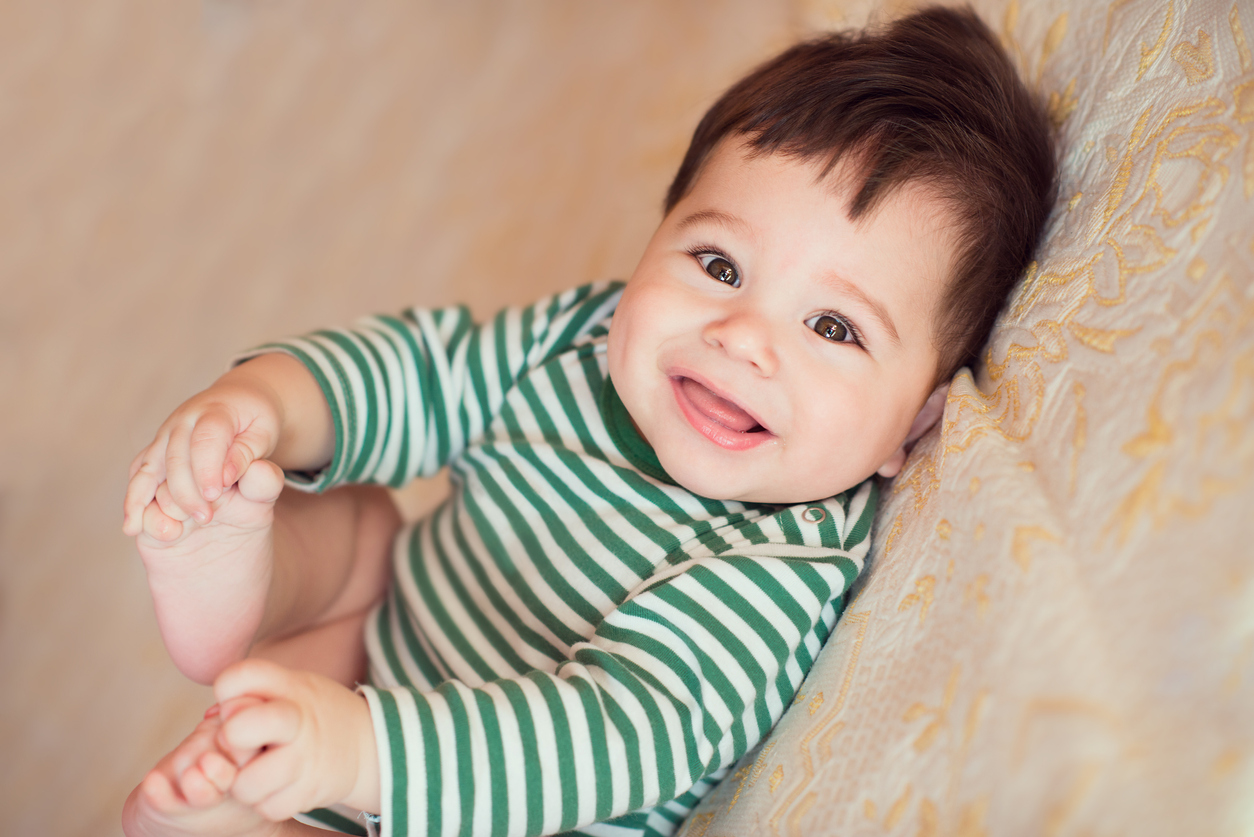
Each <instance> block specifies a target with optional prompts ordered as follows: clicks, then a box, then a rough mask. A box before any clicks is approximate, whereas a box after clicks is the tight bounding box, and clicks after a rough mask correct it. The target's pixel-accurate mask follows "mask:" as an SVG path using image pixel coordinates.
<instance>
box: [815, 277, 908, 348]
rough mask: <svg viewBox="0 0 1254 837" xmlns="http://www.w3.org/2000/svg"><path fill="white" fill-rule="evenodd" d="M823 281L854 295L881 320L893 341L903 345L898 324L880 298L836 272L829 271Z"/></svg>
mask: <svg viewBox="0 0 1254 837" xmlns="http://www.w3.org/2000/svg"><path fill="white" fill-rule="evenodd" d="M823 282H824V284H826V285H829V286H830V287H832V288H835V289H836V291H837V292H838V293H842V294H845V295H846V296H851V297H853V298H854V299H855V300H856V301H857V302H858V303H859V304H860V305H862V307H864V308H866V309H867V311H869V312H870V313H871V316H872V317H874V318H875V319H877V320H879V323H880V326H881V327H882V328H883V329H884V331H885V332H886V333H887V334H888V336H889V337H890V338H892V341H893V342H894V343H896V344H897V345H898V346H900V345H901V337H900V336H899V335H898V334H897V326H895V325H893V318H892V317H890V316H889V315H888V309H887V308H885V307H884V306H883V305H882V304H881V303H880V302H879V301H878V300H876V299H873V298H871V297H869V296H867V295H866V293H865V292H864V291H863V290H862V289H861V288H859V287H858V286H857V285H855V284H854V283H853V282H850V281H849V280H847V279H845V278H844V277H843V276H840V275H838V274H835V273H827V274H825V275H824V277H823Z"/></svg>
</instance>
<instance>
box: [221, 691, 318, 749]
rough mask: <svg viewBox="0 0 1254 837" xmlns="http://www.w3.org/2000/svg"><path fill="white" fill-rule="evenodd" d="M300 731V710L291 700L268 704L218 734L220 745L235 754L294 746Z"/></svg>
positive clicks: (245, 712) (240, 716)
mask: <svg viewBox="0 0 1254 837" xmlns="http://www.w3.org/2000/svg"><path fill="white" fill-rule="evenodd" d="M299 731H300V710H299V709H298V708H297V707H296V704H294V703H292V702H291V701H290V700H268V701H266V702H265V703H261V704H258V705H257V706H253V707H250V708H248V709H245V710H243V711H242V712H239V713H238V714H236V715H235V716H234V717H233V718H231V719H230V720H229V721H225V722H224V723H223V724H222V729H221V730H219V731H218V741H219V742H220V743H221V744H224V745H225V747H224V749H228V750H229V751H231V752H232V754H234V753H240V752H251V751H254V750H260V749H261V748H262V747H281V746H282V745H284V744H290V743H291V742H292V741H293V740H294V739H295V738H296V734H297V733H298V732H299ZM255 760H256V759H254V761H255ZM236 763H237V764H238V762H236ZM249 763H250V764H251V763H252V762H249Z"/></svg>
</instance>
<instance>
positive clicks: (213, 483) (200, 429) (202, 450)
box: [188, 409, 237, 503]
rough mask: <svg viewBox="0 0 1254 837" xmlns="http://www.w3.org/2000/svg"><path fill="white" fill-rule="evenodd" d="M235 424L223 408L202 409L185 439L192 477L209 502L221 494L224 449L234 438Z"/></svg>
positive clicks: (224, 461)
mask: <svg viewBox="0 0 1254 837" xmlns="http://www.w3.org/2000/svg"><path fill="white" fill-rule="evenodd" d="M236 429H237V428H236V423H235V421H234V420H233V419H232V418H231V416H230V415H229V414H228V413H227V412H226V411H225V410H221V409H218V410H209V411H206V412H205V414H204V415H202V416H201V417H200V418H199V419H197V421H196V426H195V427H193V428H192V432H191V435H190V437H189V438H188V456H189V461H190V464H191V469H192V479H193V480H194V481H195V483H196V488H197V490H198V491H199V492H200V496H201V497H202V498H203V499H204V500H205V501H206V502H210V503H212V502H213V501H214V500H216V499H218V498H219V497H221V496H222V489H223V488H224V487H225V486H226V485H229V483H227V482H226V481H225V475H224V473H223V466H224V465H225V464H226V454H227V449H228V448H229V447H231V445H232V439H234V438H235V432H236Z"/></svg>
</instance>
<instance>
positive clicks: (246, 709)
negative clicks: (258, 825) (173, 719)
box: [214, 658, 379, 822]
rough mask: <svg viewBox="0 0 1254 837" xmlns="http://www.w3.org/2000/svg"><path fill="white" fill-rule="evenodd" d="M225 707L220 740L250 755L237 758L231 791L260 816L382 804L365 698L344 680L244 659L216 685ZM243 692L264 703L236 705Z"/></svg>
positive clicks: (281, 816)
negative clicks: (339, 681) (354, 691)
mask: <svg viewBox="0 0 1254 837" xmlns="http://www.w3.org/2000/svg"><path fill="white" fill-rule="evenodd" d="M214 694H215V695H216V696H217V698H218V701H219V703H220V704H221V705H222V707H223V713H222V714H223V719H224V720H223V723H222V727H221V728H220V730H219V731H218V746H219V747H220V748H221V749H222V750H223V751H225V752H228V753H232V754H240V755H241V756H242V757H246V756H251V754H252V753H257V755H255V756H251V758H250V760H248V761H242V760H241V761H240V762H237V763H239V764H240V771H239V775H238V776H236V778H235V782H234V784H232V786H231V795H232V796H233V797H235V798H236V799H237V800H239V801H240V802H244V803H246V804H248V805H251V806H253V809H254V810H255V811H257V813H259V814H261V816H263V817H265V818H266V819H268V820H271V821H275V822H278V821H281V820H286V819H289V818H291V817H292V816H293V815H295V814H297V813H300V812H302V811H308V810H311V809H313V808H320V807H325V806H327V805H333V804H335V803H337V802H344V803H346V804H348V805H350V806H352V807H355V808H358V809H360V810H366V811H376V812H377V811H378V809H379V765H378V755H377V750H376V747H375V742H374V727H373V725H372V723H371V720H370V710H369V708H368V707H367V705H366V701H365V698H363V697H362V696H361V695H358V694H354V693H353V692H351V691H349V690H348V689H346V688H344V687H343V686H341V685H340V684H338V683H336V682H334V681H333V680H330V679H328V678H326V677H322V676H320V675H317V674H312V673H309V672H303V671H292V670H290V669H286V668H284V667H282V666H280V665H277V664H275V663H271V662H268V661H265V660H259V659H255V658H254V659H247V660H244V661H242V662H239V663H236V664H235V665H233V666H231V667H230V668H228V669H227V670H226V671H224V672H222V674H221V675H220V676H219V677H218V679H217V681H216V682H215V683H214ZM243 696H255V697H259V698H263V699H264V702H262V703H259V704H253V705H248V706H243V707H242V708H238V709H237V708H235V705H234V703H233V701H235V700H238V699H239V698H241V697H243Z"/></svg>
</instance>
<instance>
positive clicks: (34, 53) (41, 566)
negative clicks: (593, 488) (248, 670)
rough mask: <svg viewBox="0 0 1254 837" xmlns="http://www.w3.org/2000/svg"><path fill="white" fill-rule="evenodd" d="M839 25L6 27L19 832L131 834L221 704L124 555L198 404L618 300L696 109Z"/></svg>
mask: <svg viewBox="0 0 1254 837" xmlns="http://www.w3.org/2000/svg"><path fill="white" fill-rule="evenodd" d="M864 5H865V4H864ZM834 8H835V6H834V4H831V3H815V2H810V3H802V4H799V5H797V6H796V7H795V8H793V7H791V5H790V4H789V3H786V2H783V1H782V0H779V1H778V2H764V0H740V2H733V1H732V0H724V2H708V1H707V0H700V1H698V0H690V1H689V2H673V1H672V0H647V1H644V2H632V3H608V2H574V0H563V1H562V2H558V0H547V1H546V2H536V1H535V0H532V2H512V3H510V2H500V3H486V2H459V3H453V2H447V0H446V1H445V2H439V1H438V0H428V1H427V2H413V0H406V2H399V1H398V2H384V0H368V1H363V2H354V3H351V4H350V3H342V2H329V0H302V2H291V1H289V0H270V1H267V0H255V2H245V1H244V0H212V1H210V0H206V2H203V3H199V4H198V3H194V2H187V0H148V1H145V0H102V2H92V3H80V4H74V5H73V6H71V4H69V3H64V2H57V1H56V0H52V2H47V0H3V2H0V148H2V149H3V153H2V154H0V287H2V289H3V296H2V297H0V393H3V395H2V396H0V398H2V399H3V401H2V403H3V409H0V753H2V754H3V758H0V799H3V800H4V805H3V807H4V809H5V811H6V813H5V817H4V821H3V822H4V824H3V825H2V826H0V831H3V832H4V833H5V834H36V833H38V834H41V835H80V834H81V835H109V834H120V828H119V826H118V824H117V822H118V814H119V811H120V808H121V804H122V800H123V799H124V798H125V795H126V794H127V793H128V792H129V790H130V788H131V787H132V786H134V784H135V783H136V782H138V780H139V779H140V778H141V777H142V775H143V773H144V772H145V771H146V770H147V769H148V768H149V767H150V766H151V765H152V764H153V763H154V762H155V761H156V760H157V759H158V758H159V757H160V756H161V755H162V754H163V753H165V752H166V751H168V750H169V749H170V748H171V747H173V745H174V744H176V743H177V742H178V741H179V740H180V739H181V738H182V737H183V735H185V734H186V733H187V732H188V731H189V730H190V729H191V727H192V726H193V725H194V723H195V722H196V721H197V720H198V719H199V717H200V714H201V712H202V711H203V710H204V708H205V707H206V706H207V705H208V704H209V703H210V702H211V699H210V695H209V692H208V690H207V689H203V688H201V687H197V686H193V685H191V684H189V683H188V682H186V681H185V680H184V679H183V678H182V677H181V676H180V675H179V674H178V672H177V671H175V670H174V668H173V667H172V665H171V664H170V663H169V661H168V659H167V657H166V655H165V652H164V649H163V648H162V646H161V642H160V638H159V637H158V635H157V633H156V630H155V623H154V620H153V617H152V609H151V605H150V604H149V601H148V595H147V590H146V587H145V583H144V577H143V571H142V568H141V566H140V564H139V561H138V558H137V557H136V556H135V554H134V549H133V546H132V544H131V543H130V542H129V541H128V540H127V539H125V538H124V537H123V536H122V535H121V534H120V531H119V529H120V525H121V515H120V506H121V497H122V491H123V487H124V483H125V476H126V468H127V464H128V463H129V461H130V459H131V457H132V456H133V455H134V454H135V453H136V452H137V451H138V450H139V448H140V447H141V446H142V445H143V444H145V443H146V442H147V441H148V440H149V439H150V438H151V435H152V433H153V432H154V430H155V429H156V427H157V425H158V424H159V423H160V421H161V420H162V419H163V418H164V417H165V416H166V415H167V414H168V413H169V411H170V410H171V409H172V408H173V407H174V406H175V405H176V404H177V403H178V402H179V401H180V400H182V399H183V398H185V397H187V396H188V395H190V394H191V393H193V392H194V391H196V390H197V389H200V388H202V387H204V386H205V385H206V384H207V383H209V382H210V381H211V380H212V379H213V378H214V377H215V376H216V375H217V374H218V373H220V372H221V371H222V370H223V369H224V364H225V363H226V360H227V358H228V357H229V356H230V355H231V354H232V353H233V352H235V351H238V350H240V349H242V348H245V347H247V346H249V345H251V344H254V343H256V342H258V341H261V340H264V339H266V338H269V337H275V336H279V335H283V334H288V333H292V332H297V331H301V330H306V329H310V328H314V327H318V326H322V325H328V324H334V323H340V322H343V321H345V320H349V319H351V318H353V317H355V316H356V315H358V314H362V313H367V312H371V311H379V310H394V309H398V308H400V307H402V306H404V305H408V304H411V303H421V304H430V305H438V304H443V303H449V302H453V301H466V302H469V303H470V304H471V305H472V306H473V307H474V309H475V310H476V311H477V312H479V313H480V314H483V313H487V312H489V311H491V310H493V309H495V308H496V307H497V306H499V305H501V304H505V303H514V302H524V301H529V300H531V299H533V298H534V297H536V296H538V295H540V294H543V293H545V292H548V291H551V290H555V289H558V288H563V287H567V286H571V285H575V284H578V283H581V282H584V281H586V280H590V279H597V278H604V277H610V276H619V277H625V276H626V275H628V274H629V273H630V271H631V269H632V267H633V265H634V262H635V259H636V257H637V255H638V253H639V252H640V251H641V250H642V248H643V246H644V244H645V242H646V240H647V238H648V236H649V234H650V233H651V230H652V228H653V226H654V225H655V224H656V222H657V220H658V218H659V215H660V210H659V206H660V201H661V198H662V194H663V191H664V189H665V186H666V184H667V182H668V180H669V178H670V176H671V174H672V173H673V170H674V167H675V166H676V165H677V164H678V161H679V158H680V156H681V155H682V152H683V148H684V145H685V143H686V141H687V137H688V135H689V134H690V132H691V131H692V128H693V127H694V126H695V124H696V120H697V119H698V118H699V116H700V114H701V112H702V111H703V110H704V108H705V107H706V106H707V105H708V104H710V103H711V102H712V101H713V99H714V97H715V96H716V95H717V94H718V92H720V91H721V89H722V88H723V87H725V86H726V85H727V84H728V83H730V82H731V81H733V80H734V79H735V78H736V77H737V76H738V75H740V74H741V73H743V72H744V71H745V70H747V69H748V68H749V67H751V66H752V65H753V64H755V63H756V62H757V61H759V60H761V59H762V58H764V57H766V56H767V55H768V54H769V53H771V52H773V51H775V50H777V49H778V48H780V47H782V46H783V45H785V44H786V43H788V42H789V41H790V40H792V38H793V37H794V35H795V33H796V32H798V31H800V29H802V28H803V27H804V26H806V25H810V24H811V23H812V21H813V20H817V19H820V18H821V19H822V20H823V21H827V20H828V19H831V17H832V15H833V13H834ZM836 17H839V15H838V14H837V15H836ZM419 495H420V492H419V494H410V495H406V497H404V498H403V499H404V501H405V502H406V503H407V504H408V505H409V506H411V507H414V506H417V505H419V504H421V502H422V499H423V498H422V497H421V496H419Z"/></svg>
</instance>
